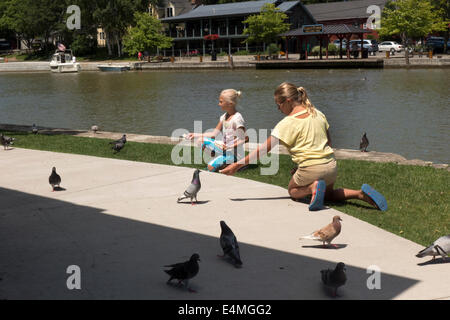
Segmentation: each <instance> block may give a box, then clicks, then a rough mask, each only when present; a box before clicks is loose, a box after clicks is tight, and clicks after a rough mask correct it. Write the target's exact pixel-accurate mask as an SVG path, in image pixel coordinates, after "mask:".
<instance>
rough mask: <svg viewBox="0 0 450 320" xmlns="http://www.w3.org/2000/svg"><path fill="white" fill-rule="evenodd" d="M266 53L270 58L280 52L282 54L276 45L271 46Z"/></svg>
mask: <svg viewBox="0 0 450 320" xmlns="http://www.w3.org/2000/svg"><path fill="white" fill-rule="evenodd" d="M266 51H267V54H268V55H269V56H273V55H277V54H278V52H280V50H279V49H278V46H277V45H276V44H275V43H271V44H269V46H268V47H267V50H266Z"/></svg>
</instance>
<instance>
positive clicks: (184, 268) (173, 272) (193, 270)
mask: <svg viewBox="0 0 450 320" xmlns="http://www.w3.org/2000/svg"><path fill="white" fill-rule="evenodd" d="M198 261H200V256H199V255H198V254H197V253H194V254H193V255H192V256H191V258H190V259H189V260H188V261H185V262H180V263H175V264H171V265H168V266H164V267H166V268H172V269H170V270H164V272H166V273H167V274H168V275H169V276H170V278H169V280H167V284H169V283H170V281H172V279H177V280H178V284H180V283H181V282H183V281H185V283H186V287H187V288H188V290H189V291H191V292H195V291H194V290H192V289H190V288H189V287H188V284H189V279H191V278H193V277H195V276H196V275H197V273H198V271H199V269H200V266H199V265H198Z"/></svg>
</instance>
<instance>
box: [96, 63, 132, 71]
mask: <svg viewBox="0 0 450 320" xmlns="http://www.w3.org/2000/svg"><path fill="white" fill-rule="evenodd" d="M97 68H99V69H100V71H127V70H130V69H131V66H130V65H129V64H128V65H123V64H114V63H107V64H98V65H97Z"/></svg>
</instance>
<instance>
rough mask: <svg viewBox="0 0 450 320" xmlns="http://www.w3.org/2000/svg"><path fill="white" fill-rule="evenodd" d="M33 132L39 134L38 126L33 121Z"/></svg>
mask: <svg viewBox="0 0 450 320" xmlns="http://www.w3.org/2000/svg"><path fill="white" fill-rule="evenodd" d="M31 133H33V134H37V133H38V128H37V127H36V124H35V123H33V126H32V127H31Z"/></svg>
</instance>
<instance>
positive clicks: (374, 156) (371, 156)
mask: <svg viewBox="0 0 450 320" xmlns="http://www.w3.org/2000/svg"><path fill="white" fill-rule="evenodd" d="M38 128H39V132H40V133H41V134H67V135H73V136H79V137H89V138H99V139H114V140H117V139H120V138H121V137H122V135H123V134H124V133H122V132H120V133H117V132H106V131H98V132H97V133H96V134H94V133H93V132H92V131H90V130H72V129H60V128H44V127H38ZM100 129H101V128H100ZM0 131H19V132H31V126H23V125H12V124H0ZM125 134H126V135H127V140H128V141H135V142H144V143H158V144H171V145H176V144H178V143H183V144H187V145H190V144H192V141H186V140H184V139H183V138H176V137H175V138H173V137H167V136H151V135H142V134H134V133H126V132H125ZM257 146H258V144H256V143H247V144H246V146H245V147H246V150H247V151H252V150H255V149H256V148H257ZM272 152H277V151H276V150H273V151H272ZM278 152H279V153H280V154H289V152H288V151H287V149H286V148H285V147H284V146H281V145H280V146H279V150H278ZM334 152H335V156H336V159H350V160H364V161H374V162H393V163H397V164H401V165H415V166H428V167H430V166H431V167H434V168H436V169H445V170H447V171H450V167H449V165H448V164H436V163H433V162H431V161H423V160H418V159H413V160H408V159H406V158H404V157H402V156H400V155H398V154H395V153H386V152H377V151H369V152H360V151H359V150H351V149H334Z"/></svg>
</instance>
